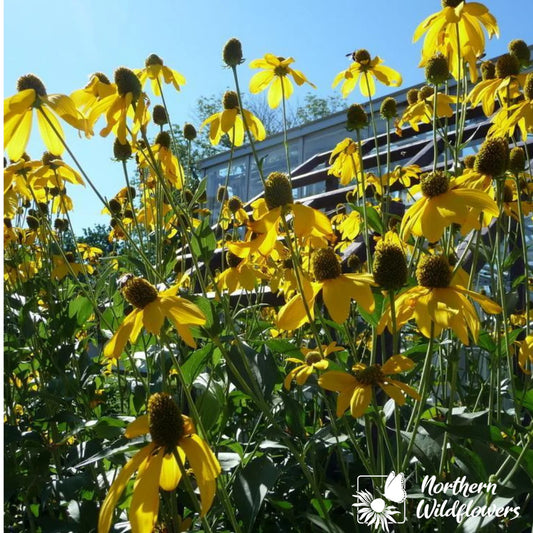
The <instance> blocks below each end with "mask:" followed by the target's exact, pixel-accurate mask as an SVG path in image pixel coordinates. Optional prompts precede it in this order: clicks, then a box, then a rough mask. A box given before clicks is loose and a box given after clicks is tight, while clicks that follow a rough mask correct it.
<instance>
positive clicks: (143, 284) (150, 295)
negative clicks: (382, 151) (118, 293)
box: [123, 278, 158, 309]
mask: <svg viewBox="0 0 533 533" xmlns="http://www.w3.org/2000/svg"><path fill="white" fill-rule="evenodd" d="M123 292H124V297H125V298H126V300H127V301H128V302H129V303H130V304H131V305H133V306H134V307H136V308H137V309H144V308H145V307H146V306H147V305H148V304H151V303H152V302H155V300H157V294H158V293H157V289H156V288H155V287H154V286H153V285H152V284H151V283H149V282H148V281H146V280H145V279H143V278H132V279H130V280H128V281H127V283H126V285H125V286H124V289H123Z"/></svg>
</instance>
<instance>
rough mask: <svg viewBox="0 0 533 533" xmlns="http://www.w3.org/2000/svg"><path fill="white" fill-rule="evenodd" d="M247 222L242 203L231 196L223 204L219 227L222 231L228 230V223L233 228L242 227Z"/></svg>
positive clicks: (236, 197)
mask: <svg viewBox="0 0 533 533" xmlns="http://www.w3.org/2000/svg"><path fill="white" fill-rule="evenodd" d="M248 221H249V218H248V213H246V211H245V210H244V207H243V204H242V201H241V199H240V198H239V197H238V196H232V197H231V198H228V199H227V200H226V201H225V202H224V205H223V206H222V214H221V217H220V227H221V228H222V229H224V230H226V229H228V226H229V225H230V222H231V223H232V225H233V226H243V225H244V224H246V223H247V222H248Z"/></svg>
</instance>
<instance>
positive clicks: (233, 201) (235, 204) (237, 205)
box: [228, 196, 242, 214]
mask: <svg viewBox="0 0 533 533" xmlns="http://www.w3.org/2000/svg"><path fill="white" fill-rule="evenodd" d="M228 208H229V210H230V211H231V212H232V213H233V214H235V213H236V212H237V211H238V210H239V209H241V208H242V201H241V199H240V198H239V197H238V196H232V197H231V198H230V199H229V200H228Z"/></svg>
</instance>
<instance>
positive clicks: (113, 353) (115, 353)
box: [104, 309, 140, 359]
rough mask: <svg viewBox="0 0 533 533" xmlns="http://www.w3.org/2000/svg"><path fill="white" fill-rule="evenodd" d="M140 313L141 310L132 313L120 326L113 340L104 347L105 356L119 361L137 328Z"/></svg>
mask: <svg viewBox="0 0 533 533" xmlns="http://www.w3.org/2000/svg"><path fill="white" fill-rule="evenodd" d="M139 313H140V310H139V309H136V310H135V311H133V312H131V313H130V314H129V315H128V316H127V317H126V318H125V319H124V322H122V324H121V325H120V326H119V328H118V329H117V331H116V332H115V334H114V335H113V337H112V338H111V340H110V341H109V342H108V343H107V344H106V345H105V346H104V355H105V356H106V357H111V358H114V359H118V358H119V357H120V355H121V354H122V352H123V351H124V346H126V342H128V339H129V337H130V334H131V332H132V331H133V328H134V326H135V321H136V319H137V317H138V315H139Z"/></svg>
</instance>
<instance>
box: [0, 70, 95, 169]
mask: <svg viewBox="0 0 533 533" xmlns="http://www.w3.org/2000/svg"><path fill="white" fill-rule="evenodd" d="M17 90H18V91H19V92H18V93H17V94H15V95H14V96H11V97H9V98H6V99H5V100H4V149H5V150H6V151H7V155H8V157H9V159H11V160H12V161H18V160H19V159H20V158H21V157H22V154H23V153H24V151H25V150H26V146H27V145H28V141H29V139H30V133H31V125H32V119H33V110H34V109H35V110H36V112H37V122H38V125H39V131H40V133H41V138H42V140H43V142H44V144H45V145H46V147H47V148H48V150H49V151H50V152H51V153H53V154H54V155H61V154H62V153H63V151H64V146H63V142H62V139H64V135H63V128H62V127H61V124H60V123H59V121H58V120H57V118H56V114H57V115H58V116H59V117H60V118H61V119H63V120H64V121H65V122H67V123H68V124H70V125H71V126H73V127H74V128H77V129H78V130H81V131H84V132H87V124H86V120H85V119H84V118H83V115H82V114H81V113H80V112H79V111H78V110H77V109H76V105H75V104H74V102H73V101H72V100H71V99H70V98H69V97H68V96H65V95H64V94H51V95H48V94H47V93H46V89H45V87H44V85H43V82H42V81H41V80H40V79H39V78H38V77H37V76H34V75H33V74H27V75H26V76H22V77H20V78H19V79H18V82H17Z"/></svg>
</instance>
